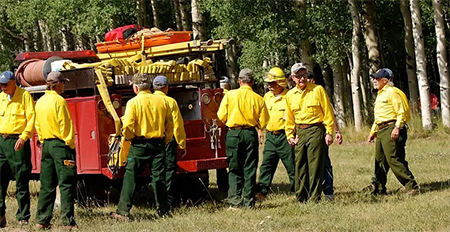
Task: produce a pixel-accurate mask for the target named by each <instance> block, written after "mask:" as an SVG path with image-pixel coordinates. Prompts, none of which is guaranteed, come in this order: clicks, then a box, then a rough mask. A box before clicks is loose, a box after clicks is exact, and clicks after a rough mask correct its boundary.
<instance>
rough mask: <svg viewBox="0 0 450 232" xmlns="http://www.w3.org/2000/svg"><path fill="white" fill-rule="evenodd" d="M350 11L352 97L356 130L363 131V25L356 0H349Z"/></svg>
mask: <svg viewBox="0 0 450 232" xmlns="http://www.w3.org/2000/svg"><path fill="white" fill-rule="evenodd" d="M348 2H349V4H350V12H351V15H352V22H353V31H352V60H353V65H352V67H353V68H352V76H351V85H352V99H353V112H354V113H353V115H354V120H355V129H356V131H361V128H362V124H363V120H362V111H361V101H360V84H359V74H360V71H361V60H360V56H361V54H360V51H359V36H360V34H361V25H360V21H359V14H358V8H357V6H356V0H349V1H348Z"/></svg>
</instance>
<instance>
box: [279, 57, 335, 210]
mask: <svg viewBox="0 0 450 232" xmlns="http://www.w3.org/2000/svg"><path fill="white" fill-rule="evenodd" d="M307 71H308V70H307V68H306V66H305V65H304V64H302V63H296V64H294V65H293V66H292V68H291V77H292V79H294V81H295V83H296V87H294V88H293V89H291V90H290V91H289V92H288V93H287V95H286V101H287V107H286V108H287V109H286V136H287V138H288V141H289V144H290V145H291V146H295V193H296V196H297V200H298V201H300V202H305V201H307V200H310V199H311V200H313V201H319V200H320V196H321V194H322V182H323V172H324V164H325V163H324V155H323V149H324V142H323V140H324V139H325V143H326V145H328V146H329V145H331V144H332V143H333V137H332V135H333V130H334V128H333V127H334V122H333V109H332V107H331V103H330V100H329V99H328V96H327V93H326V92H325V89H324V88H323V87H322V86H320V85H316V84H313V83H309V82H308V74H307Z"/></svg>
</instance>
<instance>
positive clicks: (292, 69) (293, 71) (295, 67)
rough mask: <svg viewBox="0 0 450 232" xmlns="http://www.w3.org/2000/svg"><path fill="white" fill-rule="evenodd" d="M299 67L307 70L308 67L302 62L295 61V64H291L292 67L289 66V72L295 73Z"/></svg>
mask: <svg viewBox="0 0 450 232" xmlns="http://www.w3.org/2000/svg"><path fill="white" fill-rule="evenodd" d="M301 69H304V70H308V69H307V68H306V66H305V65H304V64H303V63H295V64H294V65H292V67H291V74H295V73H297V72H298V71H300V70H301Z"/></svg>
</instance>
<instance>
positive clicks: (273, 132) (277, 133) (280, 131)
mask: <svg viewBox="0 0 450 232" xmlns="http://www.w3.org/2000/svg"><path fill="white" fill-rule="evenodd" d="M267 133H270V134H273V135H281V134H284V130H277V131H267Z"/></svg>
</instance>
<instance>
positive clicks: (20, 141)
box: [14, 138, 25, 151]
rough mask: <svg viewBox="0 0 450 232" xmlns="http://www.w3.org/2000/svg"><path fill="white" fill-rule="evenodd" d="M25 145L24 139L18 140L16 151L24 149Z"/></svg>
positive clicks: (15, 146)
mask: <svg viewBox="0 0 450 232" xmlns="http://www.w3.org/2000/svg"><path fill="white" fill-rule="evenodd" d="M24 144H25V140H23V139H22V138H19V139H18V140H17V142H16V144H15V145H14V151H18V150H20V149H22V147H23V145H24Z"/></svg>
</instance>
